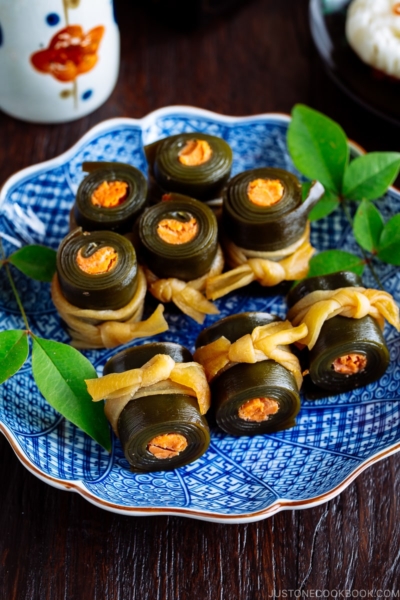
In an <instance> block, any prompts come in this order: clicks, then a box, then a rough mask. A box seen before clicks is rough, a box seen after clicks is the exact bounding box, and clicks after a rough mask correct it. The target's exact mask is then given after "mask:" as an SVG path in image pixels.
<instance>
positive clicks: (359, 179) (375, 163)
mask: <svg viewBox="0 0 400 600" xmlns="http://www.w3.org/2000/svg"><path fill="white" fill-rule="evenodd" d="M399 169H400V154H399V153H398V152H370V153H369V154H365V155H364V156H359V157H358V158H355V159H354V160H353V161H352V162H351V163H350V164H349V166H348V168H347V169H346V172H345V174H344V181H343V195H344V196H346V198H348V199H349V200H376V199H377V198H380V197H381V196H383V194H384V193H385V192H386V190H387V189H388V187H389V186H390V185H391V184H392V183H393V182H394V180H395V179H396V177H397V175H398V172H399Z"/></svg>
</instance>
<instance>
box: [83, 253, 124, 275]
mask: <svg viewBox="0 0 400 600" xmlns="http://www.w3.org/2000/svg"><path fill="white" fill-rule="evenodd" d="M76 262H77V265H78V267H79V268H80V269H81V271H83V272H84V273H87V274H88V275H101V274H102V273H108V272H109V271H111V270H112V269H114V267H115V265H116V264H117V262H118V254H117V252H116V251H115V250H114V248H112V247H111V246H103V248H100V249H99V250H96V252H93V254H91V255H90V256H83V255H82V248H80V250H79V252H78V254H77V257H76Z"/></svg>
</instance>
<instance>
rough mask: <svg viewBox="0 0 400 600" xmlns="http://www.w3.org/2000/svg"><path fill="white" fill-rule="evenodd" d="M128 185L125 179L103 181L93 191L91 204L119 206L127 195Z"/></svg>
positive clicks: (107, 206) (109, 206)
mask: <svg viewBox="0 0 400 600" xmlns="http://www.w3.org/2000/svg"><path fill="white" fill-rule="evenodd" d="M128 187H129V186H128V184H127V183H126V181H103V183H101V184H100V185H99V187H97V188H96V189H95V191H94V192H93V194H92V197H91V198H90V201H91V203H92V204H93V206H101V207H102V208H114V207H115V206H120V204H123V202H125V200H126V198H127V196H128Z"/></svg>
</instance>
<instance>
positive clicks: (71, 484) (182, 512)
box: [0, 105, 400, 524]
mask: <svg viewBox="0 0 400 600" xmlns="http://www.w3.org/2000/svg"><path fill="white" fill-rule="evenodd" d="M182 112H185V113H186V114H189V115H193V116H204V117H208V118H214V119H215V118H217V119H219V120H220V121H222V122H225V123H236V122H240V123H242V122H251V121H252V120H255V121H257V120H262V119H266V120H271V119H275V120H277V121H281V122H284V123H288V122H289V121H290V118H291V117H290V115H288V114H285V113H262V114H257V115H246V116H229V115H222V114H220V113H216V112H213V111H209V110H206V109H200V108H196V107H193V106H185V105H173V106H166V107H163V108H159V109H157V110H155V111H152V112H150V113H148V114H147V115H146V116H144V117H142V118H140V119H133V118H129V117H116V118H112V119H107V120H105V121H101V122H100V123H98V124H97V125H95V126H94V127H92V128H91V129H89V131H87V132H86V133H85V134H84V135H83V136H82V137H80V138H79V139H78V140H77V141H76V142H75V144H73V145H72V146H71V147H70V148H69V149H68V150H66V151H65V152H63V153H62V154H59V155H57V156H55V157H54V158H51V159H49V160H46V161H43V162H40V163H36V164H34V165H31V166H28V167H25V168H24V169H21V170H20V171H18V172H16V173H14V174H13V175H11V176H10V177H9V178H8V179H7V180H6V181H5V182H4V184H3V186H2V187H1V189H0V207H1V205H2V203H3V202H4V201H5V199H6V197H7V195H8V193H9V191H10V190H11V189H12V187H13V186H14V185H15V184H16V183H18V182H20V181H21V180H23V179H25V178H26V177H27V176H30V175H32V174H34V173H35V174H38V173H40V172H41V171H43V170H46V169H48V168H49V167H53V166H60V165H62V164H64V162H65V161H66V160H68V158H69V157H71V156H72V155H73V154H74V153H75V151H76V150H77V149H79V148H80V147H81V146H82V144H84V143H86V142H88V141H90V140H91V139H92V138H93V137H94V136H95V135H97V134H100V133H103V132H105V131H107V130H109V129H113V128H115V127H116V126H120V125H136V126H139V127H142V128H144V127H145V126H146V125H147V123H151V122H152V121H153V120H154V119H156V118H157V117H162V116H166V115H175V114H179V113H182ZM349 145H350V146H351V147H352V149H353V150H354V152H355V153H356V154H359V155H360V154H365V150H364V148H363V147H362V146H360V145H359V144H358V143H356V142H354V141H352V140H349ZM390 190H391V191H392V192H394V193H395V194H396V195H399V196H400V190H399V189H397V188H396V187H395V186H391V187H390ZM0 432H1V433H2V434H3V435H4V437H5V438H6V439H7V441H8V442H9V444H10V446H11V448H12V449H13V451H14V453H15V454H16V456H17V458H18V459H19V461H20V462H21V464H23V465H24V467H25V468H26V469H27V470H28V471H29V472H30V473H32V474H33V475H34V476H35V477H37V478H38V479H40V480H41V481H43V482H44V483H47V484H48V485H51V486H52V487H55V488H57V489H61V490H65V491H71V492H75V493H78V494H79V495H80V496H81V497H83V498H84V499H85V500H87V501H88V502H90V503H91V504H93V505H94V506H97V507H98V508H101V509H103V510H107V511H109V512H113V513H115V514H120V515H128V516H136V517H138V516H161V515H165V516H167V515H169V516H181V517H186V518H194V519H198V520H202V521H208V522H215V523H224V524H226V523H229V524H239V523H251V522H255V521H260V520H263V519H266V518H268V517H270V516H273V515H275V514H277V513H278V512H280V511H283V510H295V509H297V510H299V509H306V508H311V507H314V506H318V505H320V504H324V503H325V502H328V501H329V500H332V499H333V498H335V497H336V496H338V495H339V494H340V493H341V492H343V491H344V490H345V489H346V488H347V487H348V486H349V485H350V483H352V481H354V480H355V479H356V478H357V477H358V475H360V474H361V473H362V472H363V471H364V470H366V469H367V468H368V467H369V466H371V465H373V464H375V463H377V462H379V461H380V460H382V459H384V458H386V457H388V456H391V455H393V454H395V453H396V452H398V451H400V442H396V443H395V444H392V445H390V446H388V447H387V448H385V449H383V450H380V451H379V452H377V453H376V454H375V455H373V456H371V457H369V458H367V459H365V460H364V461H362V462H361V463H359V464H358V465H357V467H356V468H355V469H354V470H353V471H352V472H351V473H350V474H349V475H348V476H347V477H346V478H345V479H344V480H343V481H341V482H340V483H339V484H338V485H337V486H335V487H334V488H332V489H330V490H329V491H327V492H325V493H324V494H321V495H319V496H314V497H313V498H308V499H305V500H286V499H285V498H277V499H276V500H275V501H274V502H273V503H272V504H271V505H270V506H268V508H266V509H263V510H261V511H255V512H253V513H246V514H243V515H237V514H234V515H226V514H222V513H218V512H211V511H210V512H208V511H198V510H195V509H182V508H176V509H171V508H162V507H132V508H129V507H122V506H119V505H117V504H113V503H112V502H109V501H106V500H103V499H101V498H99V497H97V496H95V495H94V494H93V493H91V492H90V491H89V490H88V489H87V488H86V486H85V484H84V482H83V481H81V480H79V479H78V480H71V481H65V480H62V479H58V478H56V477H53V476H51V475H48V474H46V473H44V472H42V471H40V469H39V468H38V467H36V466H35V465H34V464H33V463H32V461H31V460H30V459H29V458H28V457H27V456H26V454H25V453H24V451H23V449H22V448H21V446H20V444H19V442H18V441H17V439H16V438H15V436H14V434H13V433H12V432H11V431H10V429H9V428H8V427H7V426H6V425H5V424H4V423H3V422H0Z"/></svg>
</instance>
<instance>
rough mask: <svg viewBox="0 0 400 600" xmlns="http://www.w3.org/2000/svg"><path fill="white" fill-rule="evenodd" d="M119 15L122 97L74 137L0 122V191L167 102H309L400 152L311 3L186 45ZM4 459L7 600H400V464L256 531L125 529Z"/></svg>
mask: <svg viewBox="0 0 400 600" xmlns="http://www.w3.org/2000/svg"><path fill="white" fill-rule="evenodd" d="M117 8H118V14H119V21H120V28H121V33H122V61H121V71H120V77H119V81H118V84H117V87H116V89H115V91H114V93H113V94H112V96H111V98H110V99H109V100H108V102H107V103H106V104H105V105H104V106H102V107H101V108H100V109H99V110H97V111H96V112H95V113H93V114H91V115H90V116H88V117H86V118H84V119H81V120H79V121H76V122H74V123H70V124H66V125H59V126H44V125H43V126H42V125H32V124H26V123H22V122H20V121H17V120H14V119H12V118H10V117H7V116H6V115H4V114H0V135H1V138H0V139H1V144H0V182H1V183H2V182H3V181H4V180H5V179H6V178H7V177H8V176H9V175H11V174H12V173H13V172H15V171H16V170H18V169H21V168H23V167H26V166H28V165H31V164H33V163H36V162H39V161H43V160H46V159H49V158H52V157H53V156H56V155H58V154H60V153H61V152H63V151H64V150H66V149H67V148H69V147H70V146H71V145H72V144H73V143H74V142H75V141H76V140H77V139H78V138H79V137H80V136H82V135H83V134H84V133H85V132H86V131H87V130H88V129H89V128H90V127H92V126H93V125H95V124H96V123H98V122H100V121H102V120H104V119H107V118H110V117H117V116H129V117H142V116H144V115H145V114H146V113H148V112H149V111H151V110H154V109H156V108H159V107H161V106H164V105H168V104H191V105H195V106H199V107H202V108H207V109H210V110H214V111H217V112H221V113H225V114H231V115H247V114H256V113H262V112H268V111H275V112H290V110H291V107H292V106H293V104H295V103H296V102H305V103H307V104H309V105H311V106H313V107H315V108H317V109H319V110H322V111H323V112H325V113H327V114H328V115H330V116H331V117H333V118H334V119H336V120H338V121H339V122H340V123H341V124H342V125H343V127H344V128H345V130H346V132H347V133H348V135H349V136H350V137H351V138H353V139H355V140H357V141H358V142H359V143H360V144H362V145H363V146H365V147H366V148H367V149H368V150H378V149H385V150H389V149H392V150H397V151H398V150H400V142H399V134H400V129H399V128H397V129H396V128H395V127H393V126H391V125H387V124H385V123H383V122H381V121H379V120H378V119H377V118H376V117H374V116H372V115H370V114H369V113H367V112H366V111H365V110H363V109H361V108H359V107H358V106H357V105H355V104H354V103H353V102H352V101H350V100H348V99H347V97H345V96H344V95H343V93H342V92H340V91H339V90H338V89H337V88H336V87H335V86H334V84H333V83H332V82H331V81H330V80H329V78H328V77H327V75H326V74H325V73H324V70H323V67H322V66H321V64H320V62H319V60H318V58H317V56H316V53H315V50H314V47H313V45H312V41H311V38H310V33H309V28H308V20H307V1H306V0H279V1H277V0H254V1H252V2H250V1H249V2H246V3H244V5H243V6H242V7H241V8H240V9H239V10H237V11H235V12H234V13H232V14H230V15H228V16H226V17H224V18H219V19H217V20H214V21H213V22H210V23H209V24H208V25H207V26H204V27H202V28H201V29H198V30H195V31H190V32H189V31H188V32H185V31H181V32H176V31H174V30H172V29H171V28H169V27H167V26H165V25H163V24H162V23H160V22H157V21H156V20H155V19H154V18H153V17H152V16H151V15H149V14H147V13H146V12H145V11H144V10H143V9H142V8H141V7H140V6H139V5H135V3H134V2H129V1H128V0H125V1H123V0H121V1H120V2H119V3H118V4H117ZM0 85H1V82H0ZM0 456H1V458H0V599H1V600H3V599H4V600H25V599H27V600H28V599H29V600H42V599H43V600H44V599H46V600H47V599H49V600H50V599H51V600H53V599H54V600H64V599H65V600H70V599H73V600H75V599H84V600H92V599H96V600H97V599H98V600H102V599H106V600H127V599H131V598H134V599H138V600H139V599H140V600H141V599H149V600H153V599H154V600H159V599H160V600H161V599H166V600H178V599H179V600H184V599H186V598H188V599H193V600H195V599H197V598H198V599H201V600H202V599H204V600H206V599H207V600H225V599H232V600H234V599H240V600H247V599H249V600H253V599H265V598H268V597H273V594H274V592H275V594H276V596H281V597H287V598H290V597H299V594H300V593H301V592H303V594H307V595H308V597H334V594H335V593H336V594H337V597H346V595H345V594H346V591H347V593H348V594H351V593H352V592H353V597H363V596H364V597H388V594H390V593H391V592H394V594H396V592H397V590H398V589H399V583H398V581H399V579H400V550H399V548H400V525H399V521H400V519H399V517H400V506H399V500H398V498H399V497H400V457H399V456H398V455H395V456H393V457H391V458H386V459H384V460H383V461H381V462H380V463H377V464H375V465H374V466H372V467H370V468H369V469H368V470H366V471H365V472H364V473H363V474H361V475H360V476H359V477H358V478H357V479H356V480H355V481H354V482H353V483H352V484H351V485H350V486H349V487H348V488H347V489H346V490H345V491H344V492H343V493H342V494H340V495H339V496H338V497H337V498H335V499H334V500H332V501H330V502H328V503H327V504H324V505H321V506H318V507H314V508H311V509H306V510H302V511H296V512H293V511H286V512H282V513H279V514H278V515H276V516H274V517H272V518H270V519H267V520H265V521H260V522H258V523H251V524H247V525H219V524H212V523H203V522H200V521H194V520H190V519H184V518H177V517H151V518H132V517H123V516H118V515H115V514H112V513H108V512H106V511H102V510H100V509H99V508H97V507H94V506H92V505H91V504H89V503H88V502H87V501H86V500H84V499H83V498H81V497H80V496H78V495H77V494H74V493H67V492H65V491H59V490H56V489H54V488H52V487H50V486H48V485H46V484H45V483H42V482H41V481H39V480H38V479H36V478H35V477H34V476H33V475H31V474H30V473H29V472H28V471H27V470H25V468H24V467H22V465H21V464H20V463H19V462H18V460H17V458H16V457H15V455H14V453H13V451H12V450H11V448H10V447H9V445H8V443H7V442H6V440H5V438H4V437H2V436H1V437H0ZM380 590H381V596H380V592H379V591H380ZM364 591H365V593H364ZM328 592H333V594H331V595H330V596H327V593H328ZM368 594H369V596H368ZM384 594H385V596H384ZM399 595H400V594H398V595H397V597H399Z"/></svg>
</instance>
